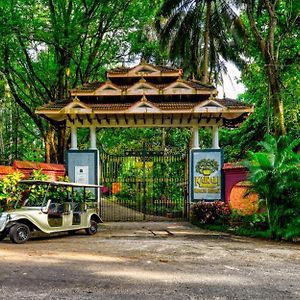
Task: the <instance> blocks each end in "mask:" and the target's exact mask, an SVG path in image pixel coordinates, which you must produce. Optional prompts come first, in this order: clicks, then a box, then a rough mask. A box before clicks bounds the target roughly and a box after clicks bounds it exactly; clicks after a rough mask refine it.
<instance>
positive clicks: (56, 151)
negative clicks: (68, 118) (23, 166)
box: [44, 125, 67, 164]
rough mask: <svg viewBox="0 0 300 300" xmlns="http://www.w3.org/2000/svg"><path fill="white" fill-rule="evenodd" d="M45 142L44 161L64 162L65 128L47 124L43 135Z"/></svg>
mask: <svg viewBox="0 0 300 300" xmlns="http://www.w3.org/2000/svg"><path fill="white" fill-rule="evenodd" d="M44 143H45V162H47V163H56V164H63V163H64V151H65V149H66V147H67V145H66V144H67V139H66V129H65V127H62V128H55V127H54V126H52V125H49V127H48V129H47V132H46V133H45V135H44Z"/></svg>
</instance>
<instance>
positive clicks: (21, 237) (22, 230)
mask: <svg viewBox="0 0 300 300" xmlns="http://www.w3.org/2000/svg"><path fill="white" fill-rule="evenodd" d="M9 238H10V240H11V241H12V242H13V243H15V244H22V243H25V242H26V241H27V240H28V239H29V238H30V229H29V227H28V226H27V225H25V224H16V225H14V226H13V227H11V228H10V231H9Z"/></svg>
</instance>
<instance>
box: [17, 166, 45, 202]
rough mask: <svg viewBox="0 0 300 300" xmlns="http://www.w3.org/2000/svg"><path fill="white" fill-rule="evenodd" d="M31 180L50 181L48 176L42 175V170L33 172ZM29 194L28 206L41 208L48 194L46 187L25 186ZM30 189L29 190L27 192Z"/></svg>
mask: <svg viewBox="0 0 300 300" xmlns="http://www.w3.org/2000/svg"><path fill="white" fill-rule="evenodd" d="M30 179H31V180H41V181H45V180H48V176H47V175H46V174H43V173H42V170H41V169H39V170H33V171H32V174H31V176H30ZM23 188H24V189H26V191H27V193H28V198H27V199H28V205H30V206H39V205H41V204H42V203H43V200H44V197H45V195H46V192H47V186H46V185H30V186H28V185H24V187H23ZM27 189H28V190H27ZM24 200H25V199H24Z"/></svg>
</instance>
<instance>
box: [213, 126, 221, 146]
mask: <svg viewBox="0 0 300 300" xmlns="http://www.w3.org/2000/svg"><path fill="white" fill-rule="evenodd" d="M212 148H213V149H219V148H220V147H219V127H218V126H216V125H215V126H212Z"/></svg>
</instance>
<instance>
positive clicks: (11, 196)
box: [0, 172, 24, 211]
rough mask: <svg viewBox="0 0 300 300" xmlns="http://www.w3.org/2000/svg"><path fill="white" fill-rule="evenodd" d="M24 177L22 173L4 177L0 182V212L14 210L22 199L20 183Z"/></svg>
mask: <svg viewBox="0 0 300 300" xmlns="http://www.w3.org/2000/svg"><path fill="white" fill-rule="evenodd" d="M23 177H24V175H23V174H22V173H20V172H14V173H12V174H8V175H6V176H4V177H3V178H2V179H1V181H0V211H4V210H10V209H13V208H14V206H15V204H16V203H17V201H18V200H20V199H21V196H22V189H21V188H20V186H19V185H18V182H19V181H20V180H21V179H22V178H23Z"/></svg>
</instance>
